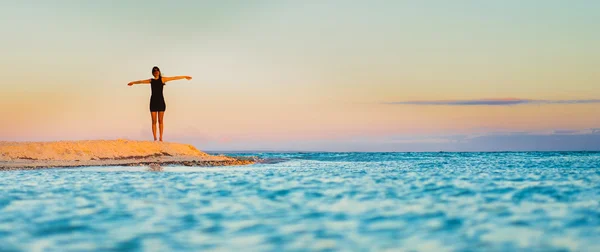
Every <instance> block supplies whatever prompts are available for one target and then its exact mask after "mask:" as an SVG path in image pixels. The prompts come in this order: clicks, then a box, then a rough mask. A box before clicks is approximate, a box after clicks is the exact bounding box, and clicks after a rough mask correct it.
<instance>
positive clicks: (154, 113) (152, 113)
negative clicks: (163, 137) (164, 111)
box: [150, 112, 156, 141]
mask: <svg viewBox="0 0 600 252" xmlns="http://www.w3.org/2000/svg"><path fill="white" fill-rule="evenodd" d="M150 116H152V135H154V141H156V112H150Z"/></svg>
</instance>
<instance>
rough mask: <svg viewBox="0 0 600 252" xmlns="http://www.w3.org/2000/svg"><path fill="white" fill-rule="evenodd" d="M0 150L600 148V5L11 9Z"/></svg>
mask: <svg viewBox="0 0 600 252" xmlns="http://www.w3.org/2000/svg"><path fill="white" fill-rule="evenodd" d="M0 8H1V9H2V10H3V15H1V16H0V20H1V22H0V31H1V32H2V34H3V36H2V42H1V43H2V46H1V47H0V52H1V55H2V57H0V67H1V68H0V69H1V70H0V74H2V76H3V80H2V82H1V84H0V86H1V87H2V92H0V107H2V108H4V109H3V111H2V113H3V115H4V116H3V120H2V123H1V124H0V141H57V140H87V139H118V138H123V139H132V140H152V133H151V118H150V113H149V109H148V106H149V105H148V104H149V98H150V87H149V86H147V85H134V86H133V87H129V86H127V85H126V84H127V83H128V82H130V81H135V80H141V79H148V78H151V69H152V67H153V66H159V67H160V68H161V70H162V73H163V75H164V76H177V75H190V76H192V77H193V79H192V80H190V81H187V80H179V81H173V82H169V83H167V86H166V87H165V90H164V96H165V100H166V104H167V111H166V113H165V126H164V127H165V135H164V138H165V141H174V142H184V143H190V144H193V145H195V146H196V147H197V148H199V149H201V150H209V151H210V150H214V151H217V150H219V151H237V150H279V151H497V150H600V85H599V84H600V71H598V66H599V65H600V46H598V45H600V33H599V32H597V31H599V30H600V22H598V20H600V14H599V13H600V2H599V1H593V0H574V1H558V0H548V1H517V0H505V1H476V0H472V1H466V0H458V1H443V0H439V1H433V0H424V1H393V0H390V1H383V0H373V1H348V0H329V1H310V0H308V1H287V0H262V1H261V0H257V1H242V0H240V1H233V0H230V1H228V0H220V1H191V0H190V1H184V0H181V1H151V0H145V1H133V0H120V1H117V0H113V1H111V0H106V1H87V0H57V1H28V0H24V1H4V2H1V3H0Z"/></svg>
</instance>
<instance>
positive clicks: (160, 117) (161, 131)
mask: <svg viewBox="0 0 600 252" xmlns="http://www.w3.org/2000/svg"><path fill="white" fill-rule="evenodd" d="M164 116H165V111H160V112H158V128H159V129H160V141H161V142H162V137H163V126H164V125H165V124H164V123H163V117H164Z"/></svg>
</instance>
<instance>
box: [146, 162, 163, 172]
mask: <svg viewBox="0 0 600 252" xmlns="http://www.w3.org/2000/svg"><path fill="white" fill-rule="evenodd" d="M147 171H150V172H161V171H164V169H163V167H162V166H160V164H156V163H153V164H150V165H149V166H148V170H147Z"/></svg>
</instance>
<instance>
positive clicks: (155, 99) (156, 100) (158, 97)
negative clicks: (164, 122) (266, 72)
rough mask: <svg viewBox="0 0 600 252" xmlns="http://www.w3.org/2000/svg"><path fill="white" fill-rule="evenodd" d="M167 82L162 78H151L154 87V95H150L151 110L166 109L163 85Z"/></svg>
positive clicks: (151, 84)
mask: <svg viewBox="0 0 600 252" xmlns="http://www.w3.org/2000/svg"><path fill="white" fill-rule="evenodd" d="M164 85H165V84H164V83H163V82H162V78H160V79H150V87H151V88H152V96H150V111H152V112H155V111H165V110H166V109H167V104H165V97H163V86H164Z"/></svg>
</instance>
